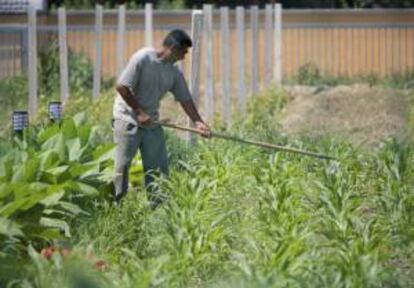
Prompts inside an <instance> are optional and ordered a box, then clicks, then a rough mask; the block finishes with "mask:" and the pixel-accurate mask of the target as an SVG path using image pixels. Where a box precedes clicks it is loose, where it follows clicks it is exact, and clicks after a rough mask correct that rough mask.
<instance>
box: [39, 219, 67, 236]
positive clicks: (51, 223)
mask: <svg viewBox="0 0 414 288" xmlns="http://www.w3.org/2000/svg"><path fill="white" fill-rule="evenodd" d="M40 225H42V226H44V227H50V228H56V229H59V230H60V231H63V232H64V233H65V236H66V237H70V236H71V234H70V229H69V225H68V223H66V221H63V220H59V219H54V218H49V217H42V218H40Z"/></svg>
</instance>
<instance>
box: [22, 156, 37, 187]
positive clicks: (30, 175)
mask: <svg viewBox="0 0 414 288" xmlns="http://www.w3.org/2000/svg"><path fill="white" fill-rule="evenodd" d="M39 169H40V159H39V158H38V157H33V158H31V159H29V160H28V161H27V162H26V165H25V181H27V182H32V181H37V180H38V179H37V178H38V175H39Z"/></svg>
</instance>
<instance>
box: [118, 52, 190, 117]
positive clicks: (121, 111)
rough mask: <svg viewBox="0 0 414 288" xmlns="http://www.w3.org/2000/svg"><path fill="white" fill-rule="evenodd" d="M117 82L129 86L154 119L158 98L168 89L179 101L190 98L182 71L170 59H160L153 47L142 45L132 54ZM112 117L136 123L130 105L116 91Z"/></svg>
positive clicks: (157, 113)
mask: <svg viewBox="0 0 414 288" xmlns="http://www.w3.org/2000/svg"><path fill="white" fill-rule="evenodd" d="M117 82H118V84H119V85H123V86H126V87H128V88H129V89H130V90H131V92H132V94H133V95H134V96H135V97H136V100H137V101H138V103H139V105H140V106H141V107H142V109H143V110H144V111H145V112H146V113H147V114H148V115H150V116H151V118H152V120H153V121H157V120H158V119H159V112H158V109H159V106H160V100H161V99H162V98H163V96H164V95H165V94H166V93H167V92H171V93H172V94H173V95H174V98H175V100H177V101H179V102H185V101H188V100H191V99H192V98H191V94H190V91H189V90H188V86H187V83H186V81H185V79H184V76H183V74H182V73H181V71H180V70H178V68H177V67H176V66H174V65H173V64H171V63H164V62H162V61H161V60H160V59H159V58H158V57H157V53H156V50H155V49H154V48H142V49H140V50H138V51H137V52H136V53H135V54H134V55H132V57H131V58H130V59H129V62H128V64H127V66H126V68H125V69H124V70H123V72H122V73H121V75H120V76H119V78H118V81H117ZM113 117H114V119H120V120H124V121H126V122H129V123H133V124H138V123H137V120H136V116H135V113H134V112H133V111H132V108H131V107H130V106H129V105H128V104H127V103H126V102H125V101H124V100H123V99H122V97H121V96H120V95H119V93H117V95H116V98H115V103H114V107H113Z"/></svg>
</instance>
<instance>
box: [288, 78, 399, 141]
mask: <svg viewBox="0 0 414 288" xmlns="http://www.w3.org/2000/svg"><path fill="white" fill-rule="evenodd" d="M285 89H286V91H287V93H288V95H289V97H290V98H292V99H291V101H289V103H288V104H287V106H286V107H285V109H284V110H283V113H282V115H281V125H282V129H283V130H284V131H285V132H286V133H288V134H301V133H306V134H308V135H311V136H314V137H318V136H321V135H325V134H331V135H336V136H340V137H346V138H347V139H349V140H350V141H352V142H353V143H355V144H361V143H364V144H366V145H370V146H371V145H375V144H377V143H379V142H381V141H382V140H384V139H386V138H388V137H398V136H401V134H402V133H403V131H404V129H405V128H406V123H407V117H406V115H407V105H406V100H405V99H406V97H404V96H405V94H404V92H402V91H398V90H392V89H384V88H381V87H370V86H369V85H365V84H355V85H352V86H336V87H328V88H318V87H307V86H291V87H286V88H285Z"/></svg>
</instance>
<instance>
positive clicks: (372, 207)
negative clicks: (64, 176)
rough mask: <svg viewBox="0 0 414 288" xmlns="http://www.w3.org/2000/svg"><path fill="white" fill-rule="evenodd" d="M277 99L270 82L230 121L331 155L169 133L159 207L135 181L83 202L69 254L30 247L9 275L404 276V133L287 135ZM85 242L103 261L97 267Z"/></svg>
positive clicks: (407, 152)
mask: <svg viewBox="0 0 414 288" xmlns="http://www.w3.org/2000/svg"><path fill="white" fill-rule="evenodd" d="M281 97H282V98H281ZM284 101H285V100H284V98H283V96H280V94H279V93H278V92H271V93H269V95H268V96H267V97H263V98H259V99H257V100H256V102H255V103H254V104H253V105H251V108H250V114H249V115H250V116H249V117H248V119H245V120H244V121H240V122H236V123H235V125H234V128H233V129H232V130H230V131H229V132H230V133H234V134H238V135H243V136H244V137H247V138H251V139H261V140H266V141H272V142H274V143H280V144H286V143H287V142H289V143H292V145H294V146H296V147H298V148H302V149H308V150H313V151H317V152H321V153H326V154H330V155H332V156H335V157H337V158H338V161H330V162H328V161H323V160H318V159H313V158H310V157H304V156H299V155H294V154H287V153H275V152H271V151H266V150H260V149H257V148H254V147H249V146H242V145H238V144H235V143H232V142H226V141H223V140H219V139H212V140H210V141H205V140H204V141H199V143H198V145H196V146H195V147H191V148H189V147H188V146H186V144H185V143H184V142H183V141H182V140H180V139H178V138H176V137H175V136H174V135H172V134H168V137H167V138H168V148H169V154H170V156H171V157H170V158H171V159H172V160H173V161H172V167H171V168H172V169H171V175H170V177H169V179H164V180H161V179H160V181H159V185H161V188H162V190H163V192H164V193H165V195H166V196H167V200H166V202H165V203H164V204H163V205H162V206H161V207H160V208H158V209H156V210H151V209H149V208H148V206H147V205H146V203H147V201H146V196H145V193H144V192H143V191H142V188H141V186H137V187H134V188H135V189H133V190H134V191H133V193H129V194H128V195H127V197H126V199H125V200H124V201H123V202H122V204H121V206H113V205H112V204H111V203H109V202H108V201H107V200H105V199H97V200H95V201H93V202H88V203H84V205H83V206H84V207H83V208H84V209H85V210H86V211H88V212H89V213H90V216H81V217H79V218H77V219H75V220H73V222H72V223H71V227H72V234H73V237H72V238H71V239H68V241H69V245H70V246H71V247H72V249H73V250H74V251H75V252H74V255H73V256H72V257H70V258H69V260H65V259H63V258H62V259H61V258H59V257H60V256H59V255H58V256H55V258H54V259H53V260H51V261H45V260H44V259H42V258H41V257H39V254H37V253H36V252H35V251H31V252H30V255H32V259H33V260H32V262H31V264H29V265H28V266H27V268H26V269H27V272H26V274H25V276H24V277H21V279H16V282H15V285H23V284H24V285H26V286H25V287H85V286H73V285H74V284H73V283H74V282H73V281H74V280H73V279H77V278H78V275H81V276H82V277H81V279H82V281H86V282H82V283H99V284H91V285H92V286H90V287H93V285H98V286H97V287H409V286H411V285H414V279H413V276H412V275H413V274H414V273H413V272H414V271H413V262H414V258H413V256H412V255H414V245H413V239H414V229H413V227H414V225H413V218H414V195H413V193H412V191H413V189H412V188H413V187H412V186H413V183H414V170H413V167H414V165H413V164H414V163H413V162H414V156H413V155H414V153H413V148H412V147H413V146H412V144H413V143H412V142H410V141H409V140H407V141H406V142H404V141H397V140H393V139H390V140H388V141H385V142H384V143H383V145H382V146H381V147H379V148H377V149H375V150H372V151H365V150H359V149H358V148H355V147H353V146H352V145H351V144H349V143H347V142H346V141H343V140H341V141H338V140H335V139H332V138H320V139H313V140H309V139H306V138H299V139H289V138H287V137H286V136H284V135H280V134H279V133H277V132H276V131H277V130H276V129H275V127H276V126H275V124H274V123H275V122H274V121H275V119H277V115H278V111H279V110H280V109H281V108H282V107H283V105H284V103H285V102H284ZM263 123H267V125H262V124H263ZM84 251H89V252H88V253H92V254H94V255H96V257H97V258H99V259H104V260H105V261H106V262H107V263H108V267H107V268H106V269H105V270H104V271H103V272H99V271H96V269H93V268H92V264H91V263H90V260H88V259H85V257H83V256H84V255H86V254H88V253H86V252H84ZM39 263H40V264H39ZM76 267H85V268H84V269H82V271H81V272H82V273H81V272H79V270H76V269H75V268H76ZM73 271H76V272H75V273H72V272H73ZM85 271H86V272H85ZM88 271H89V272H88ZM68 275H69V276H68ZM70 275H72V276H70ZM73 275H74V276H73ZM50 283H56V284H50Z"/></svg>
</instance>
